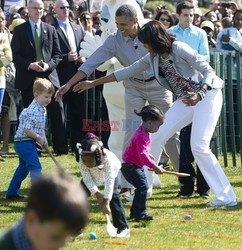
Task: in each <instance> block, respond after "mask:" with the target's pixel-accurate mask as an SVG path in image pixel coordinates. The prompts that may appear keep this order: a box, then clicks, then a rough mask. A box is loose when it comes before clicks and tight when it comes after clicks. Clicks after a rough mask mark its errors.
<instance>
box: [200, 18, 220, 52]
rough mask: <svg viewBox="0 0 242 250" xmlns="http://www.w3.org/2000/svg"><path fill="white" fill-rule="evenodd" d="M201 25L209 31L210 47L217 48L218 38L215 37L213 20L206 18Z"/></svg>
mask: <svg viewBox="0 0 242 250" xmlns="http://www.w3.org/2000/svg"><path fill="white" fill-rule="evenodd" d="M200 27H201V29H203V30H205V32H206V33H207V37H208V46H209V48H215V47H216V40H215V39H214V24H213V23H212V22H211V21H208V20H206V21H203V22H202V23H201V26H200Z"/></svg>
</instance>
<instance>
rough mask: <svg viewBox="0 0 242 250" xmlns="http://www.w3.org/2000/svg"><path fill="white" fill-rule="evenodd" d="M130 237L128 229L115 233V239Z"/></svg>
mask: <svg viewBox="0 0 242 250" xmlns="http://www.w3.org/2000/svg"><path fill="white" fill-rule="evenodd" d="M129 237H130V229H129V228H127V227H126V228H125V229H124V230H122V231H120V232H119V233H117V238H129Z"/></svg>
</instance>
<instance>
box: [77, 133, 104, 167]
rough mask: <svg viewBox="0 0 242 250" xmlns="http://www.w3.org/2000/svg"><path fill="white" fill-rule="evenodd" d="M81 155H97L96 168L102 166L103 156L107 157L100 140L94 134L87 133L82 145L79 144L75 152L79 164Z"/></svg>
mask: <svg viewBox="0 0 242 250" xmlns="http://www.w3.org/2000/svg"><path fill="white" fill-rule="evenodd" d="M80 152H81V153H80ZM80 154H81V155H85V154H93V155H95V159H96V166H100V165H102V156H104V155H105V153H104V151H103V145H102V142H100V141H99V138H98V137H97V136H95V135H94V134H93V133H87V134H86V136H85V139H83V140H82V141H81V143H80V144H78V146H77V149H76V151H75V155H76V161H77V162H79V160H80Z"/></svg>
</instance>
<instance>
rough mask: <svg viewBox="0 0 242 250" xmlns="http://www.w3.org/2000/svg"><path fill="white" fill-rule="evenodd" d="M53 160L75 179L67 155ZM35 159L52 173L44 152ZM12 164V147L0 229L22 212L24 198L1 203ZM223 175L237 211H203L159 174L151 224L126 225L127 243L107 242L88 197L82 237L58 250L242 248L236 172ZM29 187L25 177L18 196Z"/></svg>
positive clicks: (239, 171)
mask: <svg viewBox="0 0 242 250" xmlns="http://www.w3.org/2000/svg"><path fill="white" fill-rule="evenodd" d="M56 159H58V160H59V161H60V162H61V163H62V165H63V166H64V167H65V169H66V170H67V171H68V172H69V173H71V174H72V175H73V176H74V177H75V178H76V179H77V180H80V172H79V168H78V165H77V163H76V162H75V159H74V156H73V155H68V156H59V157H56ZM40 160H41V163H42V167H43V173H47V172H50V171H53V168H54V164H53V162H52V160H51V159H50V157H49V156H48V155H47V154H45V153H44V154H42V157H41V158H40ZM17 164H18V158H17V156H16V154H15V153H14V151H13V149H11V152H10V154H9V155H8V156H6V161H5V162H4V163H2V162H1V163H0V228H5V227H8V226H11V225H12V224H14V223H15V222H16V221H17V220H18V219H19V218H20V217H21V216H22V214H23V212H24V206H25V202H26V200H25V201H22V202H9V201H6V200H5V192H6V189H7V187H8V184H9V182H10V179H11V177H12V174H13V172H14V170H15V168H16V166H17ZM225 172H226V174H227V176H228V178H229V180H230V181H231V183H232V186H233V187H234V190H235V192H236V195H237V197H238V206H237V207H234V208H218V209H213V208H207V207H206V203H207V202H208V200H203V199H201V198H200V197H199V196H196V195H195V196H194V197H193V198H191V199H187V200H181V199H179V198H176V195H177V193H178V184H177V179H176V177H175V176H170V175H164V176H162V177H161V178H162V183H163V188H162V189H159V190H154V194H153V197H152V198H151V199H149V200H148V201H147V210H148V213H150V214H151V215H153V216H154V221H152V222H150V223H137V222H130V223H129V225H130V228H131V237H130V238H129V239H114V238H110V237H109V236H108V235H107V233H106V230H105V218H104V215H103V214H102V213H101V212H100V210H99V207H98V205H97V202H96V201H95V199H94V198H92V199H90V207H91V208H90V222H89V225H88V227H87V228H86V229H85V230H84V235H83V236H82V237H77V238H75V239H73V240H72V241H71V242H70V243H68V245H67V246H66V247H65V248H64V249H70V250H72V249H73V250H74V249H214V250H215V249H226V250H228V249H242V168H241V167H236V168H234V167H228V168H226V169H225ZM29 186H30V179H29V178H27V179H26V180H25V181H24V183H23V184H22V187H21V191H20V193H21V194H25V195H27V193H28V189H29ZM211 196H212V195H211ZM124 205H125V209H126V215H127V216H128V215H129V208H130V205H131V203H130V202H127V201H125V200H124ZM186 214H190V215H191V216H192V219H191V220H190V221H186V220H184V216H185V215H186ZM91 231H93V232H95V233H96V234H97V236H98V239H97V240H90V239H89V237H88V235H89V232H91ZM1 250H3V249H1ZM4 250H7V249H4Z"/></svg>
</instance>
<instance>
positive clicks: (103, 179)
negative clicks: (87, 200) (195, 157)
mask: <svg viewBox="0 0 242 250" xmlns="http://www.w3.org/2000/svg"><path fill="white" fill-rule="evenodd" d="M104 153H105V154H106V155H105V156H104V157H103V161H102V164H103V169H101V170H100V169H98V168H97V167H94V168H88V167H86V165H85V164H84V163H83V161H82V159H81V157H80V161H79V163H80V170H81V175H82V178H83V182H84V183H85V185H86V187H87V188H88V190H89V191H90V192H91V194H95V193H96V192H99V189H98V187H99V186H103V185H104V199H108V200H111V199H112V196H113V187H114V181H115V178H116V177H117V176H118V172H119V170H120V168H121V162H120V160H119V159H118V157H117V156H116V155H115V154H114V153H112V152H111V151H109V150H108V149H106V148H105V149H104Z"/></svg>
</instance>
